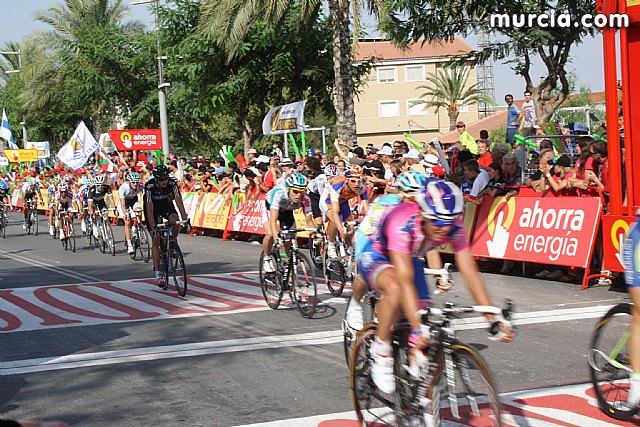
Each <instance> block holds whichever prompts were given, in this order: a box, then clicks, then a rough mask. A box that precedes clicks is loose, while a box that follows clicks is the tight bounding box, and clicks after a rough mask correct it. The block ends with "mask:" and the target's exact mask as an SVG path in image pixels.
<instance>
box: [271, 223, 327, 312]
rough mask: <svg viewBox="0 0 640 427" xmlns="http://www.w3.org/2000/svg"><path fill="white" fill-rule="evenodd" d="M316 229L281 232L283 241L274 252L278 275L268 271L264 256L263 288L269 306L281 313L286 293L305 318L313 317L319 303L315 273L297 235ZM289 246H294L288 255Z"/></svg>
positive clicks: (278, 242)
mask: <svg viewBox="0 0 640 427" xmlns="http://www.w3.org/2000/svg"><path fill="white" fill-rule="evenodd" d="M300 231H315V229H302V230H287V229H281V230H280V233H279V239H278V240H277V241H276V242H274V244H273V248H272V249H271V258H272V259H273V263H274V265H275V267H276V272H275V273H267V272H265V271H264V253H261V254H260V285H261V288H262V295H263V296H264V299H265V301H266V303H267V305H268V306H269V307H270V308H272V309H274V310H275V309H277V308H278V307H279V306H280V302H281V301H282V296H283V295H284V292H285V291H289V297H290V299H291V302H293V303H295V304H296V306H297V307H298V310H299V311H300V314H301V315H302V317H304V318H307V319H308V318H310V317H312V316H313V315H314V314H315V312H316V306H317V303H318V286H317V285H316V278H315V271H314V267H313V264H311V261H309V258H308V257H307V256H306V255H305V254H303V253H302V252H300V248H299V247H298V239H297V233H298V232H300ZM285 246H290V249H289V251H288V253H287V251H286V250H284V249H285Z"/></svg>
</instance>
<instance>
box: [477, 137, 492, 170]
mask: <svg viewBox="0 0 640 427" xmlns="http://www.w3.org/2000/svg"><path fill="white" fill-rule="evenodd" d="M477 144H478V164H479V165H480V167H482V168H483V169H486V168H487V167H488V166H489V165H490V164H491V163H493V156H492V155H491V153H490V152H489V141H487V140H484V139H479V140H478V142H477Z"/></svg>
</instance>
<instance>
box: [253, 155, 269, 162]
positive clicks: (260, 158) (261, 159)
mask: <svg viewBox="0 0 640 427" xmlns="http://www.w3.org/2000/svg"><path fill="white" fill-rule="evenodd" d="M270 161H271V159H270V158H269V156H265V155H264V154H263V155H262V156H258V158H257V159H256V163H269V162H270Z"/></svg>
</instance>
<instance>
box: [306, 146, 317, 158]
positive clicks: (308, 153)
mask: <svg viewBox="0 0 640 427" xmlns="http://www.w3.org/2000/svg"><path fill="white" fill-rule="evenodd" d="M315 154H316V150H314V149H313V148H307V156H309V157H311V156H313V155H315Z"/></svg>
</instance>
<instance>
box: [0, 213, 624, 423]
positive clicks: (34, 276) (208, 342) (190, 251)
mask: <svg viewBox="0 0 640 427" xmlns="http://www.w3.org/2000/svg"><path fill="white" fill-rule="evenodd" d="M18 219H19V218H18V214H16V213H14V214H12V216H11V220H12V222H11V225H10V226H9V229H8V230H7V237H6V239H4V240H2V241H1V242H0V263H1V264H0V265H2V268H1V269H0V331H2V334H1V335H0V339H1V345H0V362H1V365H0V376H1V384H2V387H0V416H1V417H3V418H5V417H6V418H36V419H48V420H64V421H66V422H68V423H69V424H71V425H73V426H92V427H97V426H114V425H119V426H147V425H154V426H172V425H185V426H242V425H250V424H255V423H267V424H265V425H291V426H304V425H314V426H316V425H323V426H325V427H326V426H329V425H332V426H338V425H351V426H353V425H355V424H354V422H353V421H340V422H338V421H335V420H337V419H341V420H348V419H351V420H352V419H353V414H352V413H351V409H352V408H351V401H350V397H349V389H348V375H347V374H348V371H347V368H346V366H345V363H344V357H343V350H342V337H341V332H340V322H341V319H342V317H343V315H344V310H345V307H346V304H345V302H346V300H345V298H342V297H341V298H330V296H329V295H328V294H327V292H326V288H324V285H319V289H320V290H321V291H322V292H323V296H322V297H323V301H324V302H323V304H322V306H321V307H320V310H319V312H318V313H317V314H316V315H315V316H314V318H312V319H308V320H306V319H303V318H302V317H301V316H300V315H299V313H298V312H297V311H296V310H295V309H292V308H290V307H284V308H282V309H279V310H277V311H274V310H271V309H269V308H267V307H266V304H265V303H264V301H263V300H262V296H261V294H260V289H259V287H258V286H257V283H256V274H255V271H256V270H257V259H258V256H259V252H260V246H259V245H255V244H250V243H246V242H235V241H226V242H223V241H222V240H220V239H217V238H211V237H189V236H186V235H181V236H180V244H181V246H182V248H183V251H184V252H185V253H186V261H187V265H188V270H189V274H190V275H191V283H190V287H189V290H188V294H187V297H186V298H184V299H182V298H180V297H178V296H177V294H176V293H175V292H173V291H172V289H171V288H169V290H168V291H166V292H163V291H161V290H159V289H158V288H156V287H155V286H154V285H153V284H152V281H151V279H150V278H151V277H152V271H151V270H152V269H151V266H150V265H149V264H145V263H143V262H141V261H138V262H134V261H131V260H130V259H129V258H128V256H127V255H126V253H125V248H124V245H123V244H122V238H123V229H122V227H116V229H115V234H116V239H117V240H118V253H117V254H116V256H110V255H108V254H107V255H105V254H102V253H100V252H99V251H97V250H95V249H89V248H87V247H86V243H85V241H84V240H79V241H78V249H77V252H76V253H71V252H65V251H64V250H63V249H62V247H61V245H60V243H59V242H58V241H56V240H54V239H52V238H51V237H49V236H48V235H40V236H38V237H34V236H25V235H24V234H23V232H22V229H21V228H20V226H19V225H17V224H18V223H17V220H18ZM43 225H44V223H42V224H41V227H40V229H41V230H43V229H44V227H43ZM484 277H485V280H486V281H487V283H488V287H489V289H490V292H491V294H492V295H493V297H494V301H495V302H496V303H500V302H501V300H502V299H503V298H505V297H509V298H511V299H513V300H514V301H515V304H516V307H517V311H518V324H519V326H518V339H517V340H516V341H515V342H514V343H512V344H495V343H492V342H490V341H488V340H487V339H486V332H485V329H484V326H483V325H482V328H481V329H479V328H478V327H476V328H472V329H469V330H463V331H461V332H460V333H459V336H460V337H461V338H462V339H463V340H465V341H467V342H469V343H472V344H474V345H476V347H477V348H478V349H480V350H481V352H482V354H483V355H484V356H485V358H486V359H487V360H488V362H489V364H490V366H491V368H492V370H493V372H494V374H495V376H496V379H497V382H498V386H499V390H500V392H501V393H503V394H504V395H503V396H504V397H503V398H504V399H507V400H508V399H512V401H513V402H520V403H522V402H523V401H524V402H525V403H526V402H527V401H525V400H522V399H524V398H525V397H527V396H528V397H529V398H530V399H532V400H531V401H530V402H534V401H535V399H537V398H546V397H548V396H550V395H557V394H561V395H563V396H565V397H566V396H572V395H576V394H584V393H585V391H584V389H585V387H586V386H583V384H585V383H588V371H587V362H586V349H587V345H588V341H589V337H590V334H591V330H592V328H593V326H594V323H595V319H596V317H598V316H599V315H600V314H601V313H603V312H604V311H606V309H607V308H608V307H609V306H611V305H614V304H616V303H618V302H621V301H628V298H627V295H626V294H625V293H623V292H618V291H616V290H612V289H609V288H608V287H595V288H591V289H588V290H585V291H582V290H580V287H579V286H578V285H574V284H566V283H558V282H549V281H544V280H539V279H535V280H533V279H527V278H522V277H517V276H500V275H491V274H485V275H484ZM457 283H458V285H457V286H456V287H455V288H454V289H453V290H452V291H451V292H449V293H447V294H445V295H441V296H438V297H436V304H438V303H442V302H443V301H445V300H446V301H452V302H457V303H465V302H470V299H469V296H468V294H467V292H466V291H465V289H464V286H463V285H462V283H463V281H462V279H461V278H460V277H457ZM348 293H349V292H348V291H346V292H345V295H348ZM554 387H561V388H554ZM576 387H577V388H576ZM576 390H577V391H576ZM510 393H511V394H510ZM518 399H520V400H518ZM554 401H555V402H564V400H562V399H560V400H558V399H555V400H554ZM536 402H537V401H536ZM514 404H515V403H514ZM536 404H537V403H536ZM556 404H558V403H556ZM566 405H570V403H566ZM543 406H544V405H543ZM591 406H592V405H591ZM547 409H548V408H547ZM547 409H545V411H547ZM560 409H562V408H560ZM565 409H567V410H569V412H568V413H567V414H564V415H562V414H561V415H562V416H564V417H565V418H562V417H561V416H560V415H557V414H556V415H554V416H555V417H556V418H557V419H561V418H562V419H563V420H565V421H563V422H564V423H565V424H561V423H560V422H557V423H554V422H552V421H547V423H546V424H537V423H538V421H536V420H537V419H538V418H536V417H537V416H536V415H535V411H533V412H531V413H530V414H529V415H521V416H519V417H514V418H513V420H514V421H513V425H523V426H524V425H530V426H535V425H594V426H597V425H603V426H605V425H611V424H610V423H609V422H608V421H603V420H604V419H601V420H600V421H597V418H598V414H599V413H598V412H597V410H596V411H595V412H593V415H592V418H588V417H587V418H585V419H588V420H591V421H584V420H585V419H581V420H582V421H576V418H575V417H578V419H579V420H580V418H579V417H585V416H586V415H584V412H585V411H582V412H583V415H576V414H575V413H572V412H571V411H570V409H571V408H565ZM549 411H550V410H549ZM538 412H539V411H538ZM556 412H557V411H556ZM560 412H563V411H562V410H561V411H560ZM574 412H575V411H574ZM587 412H588V411H587ZM545 413H546V412H545ZM549 413H551V412H549ZM553 413H554V414H555V412H553ZM589 413H591V412H589ZM589 416H591V415H589ZM567 417H568V418H567ZM571 417H573V418H571ZM556 418H554V419H556ZM283 420H289V421H283ZM323 420H324V421H323ZM327 420H334V422H332V421H327ZM572 420H573V421H572ZM540 422H542V421H540Z"/></svg>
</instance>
